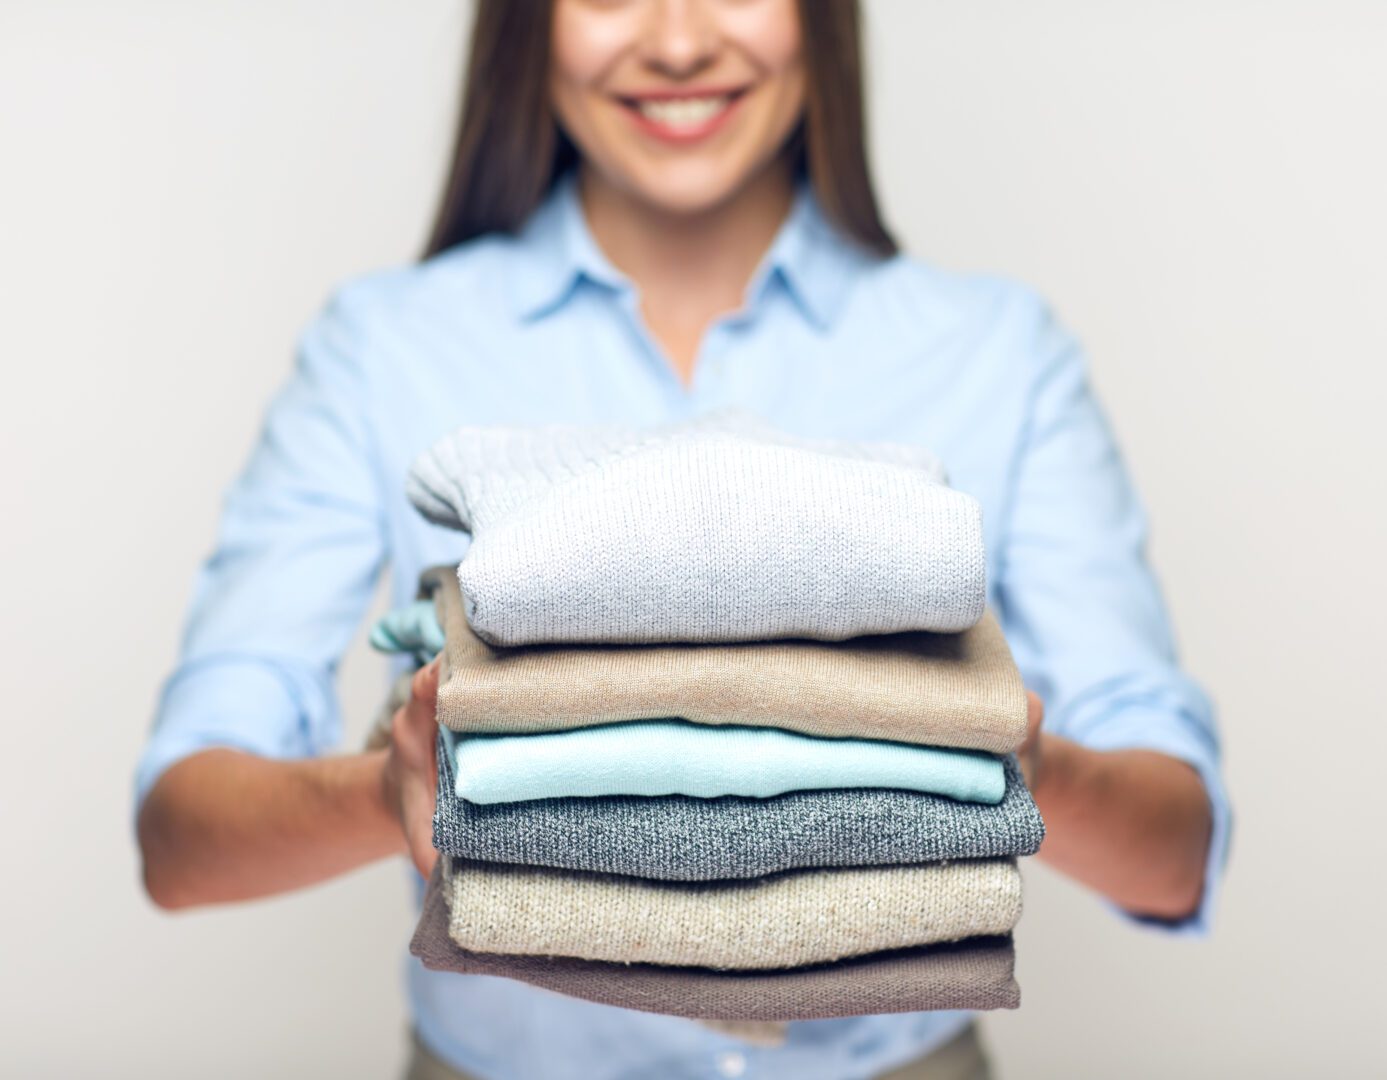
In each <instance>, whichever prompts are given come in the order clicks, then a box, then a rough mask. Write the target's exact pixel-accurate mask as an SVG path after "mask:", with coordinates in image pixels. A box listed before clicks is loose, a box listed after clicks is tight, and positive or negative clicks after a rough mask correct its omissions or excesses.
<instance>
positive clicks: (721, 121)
mask: <svg viewBox="0 0 1387 1080" xmlns="http://www.w3.org/2000/svg"><path fill="white" fill-rule="evenodd" d="M744 97H746V95H745V94H738V95H737V96H736V97H734V98H732V100H731V101H729V102H728V103H727V105H726V106H725V107H724V108H723V109H721V110H720V111H719V112H716V113H714V114H713V115H712V116H710V117H708V119H707V120H705V121H703V122H702V123H701V124H694V125H690V126H682V125H681V126H680V127H677V128H676V127H670V126H669V125H668V124H661V123H659V122H658V121H655V120H652V119H650V117H648V116H646V115H645V114H644V113H642V112H641V111H640V110H639V109H637V108H635V107H633V106H631V105H625V104H623V105H622V108H623V109H625V110H626V112H627V113H629V114H630V116H631V119H632V121H634V123H635V125H636V127H637V128H639V129H640V130H641V131H643V132H645V133H646V134H647V135H650V136H652V137H654V138H656V139H659V140H661V141H662V142H667V143H675V144H677V145H687V144H689V143H696V142H699V141H700V140H702V139H706V138H708V136H710V135H712V134H714V133H715V132H717V131H719V130H721V129H722V128H723V127H724V126H725V125H726V124H727V122H728V120H730V119H731V118H732V114H733V113H734V112H736V111H737V107H738V106H739V105H741V103H742V98H744Z"/></svg>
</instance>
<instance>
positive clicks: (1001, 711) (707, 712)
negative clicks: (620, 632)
mask: <svg viewBox="0 0 1387 1080" xmlns="http://www.w3.org/2000/svg"><path fill="white" fill-rule="evenodd" d="M420 591H421V594H423V595H426V596H431V597H432V598H433V602H434V607H433V611H434V616H435V619H436V624H430V625H424V624H426V623H428V619H427V618H425V617H424V616H423V615H422V614H420V613H419V612H418V611H417V610H411V611H409V613H408V615H406V614H404V613H402V614H401V615H400V616H399V617H398V618H395V619H394V620H393V621H392V622H391V624H390V626H389V627H388V628H387V627H386V626H385V625H384V621H383V622H382V624H381V625H379V626H378V628H377V633H376V634H375V635H373V638H372V640H373V642H376V641H377V639H378V638H379V639H380V640H381V641H390V642H394V643H396V644H397V647H398V648H399V650H400V651H408V652H412V653H419V652H420V651H423V652H425V653H427V654H428V655H429V656H431V655H432V654H431V653H428V646H429V644H430V643H432V642H444V643H445V644H444V645H443V663H442V669H441V671H440V673H439V690H438V719H439V722H440V723H442V724H445V725H446V726H448V727H450V728H453V729H454V730H457V731H466V732H478V733H489V734H501V733H516V734H519V733H528V732H535V731H553V730H562V729H567V728H575V727H588V726H592V725H597V724H609V723H617V722H622V721H628V720H646V719H655V718H663V717H678V718H680V719H684V720H689V721H692V722H694V723H699V724H740V725H748V726H753V727H777V728H785V729H787V730H790V731H797V732H801V733H803V734H807V735H823V736H828V737H845V736H853V737H857V738H869V739H887V740H892V741H897V742H911V743H920V744H924V745H933V746H951V747H962V748H970V749H975V750H987V751H990V752H993V753H1003V754H1004V753H1009V752H1011V751H1013V750H1015V749H1016V748H1017V747H1019V746H1020V745H1021V743H1022V742H1023V741H1024V739H1025V737H1026V693H1025V688H1024V687H1023V685H1022V682H1021V676H1020V673H1019V672H1018V671H1017V669H1016V664H1015V663H1014V662H1013V660H1012V658H1011V651H1010V649H1008V647H1007V643H1006V639H1005V638H1004V637H1003V636H1002V632H1001V628H1000V627H999V626H998V625H997V622H996V619H995V618H993V616H992V615H991V614H985V615H984V617H983V618H982V620H981V621H980V622H979V623H978V624H977V625H976V626H974V627H973V628H971V629H969V630H966V631H964V632H962V633H959V634H934V633H928V632H916V633H903V634H888V635H878V636H873V637H863V638H854V639H852V640H849V641H844V642H840V643H826V642H819V641H807V640H802V639H799V640H788V641H776V642H754V643H752V642H748V643H736V644H723V645H605V646H582V647H572V646H562V645H561V646H552V645H536V646H527V647H522V648H501V647H497V646H493V645H489V644H487V643H486V642H484V641H482V640H481V639H480V638H479V637H477V635H476V634H475V633H473V632H472V628H471V627H470V626H469V625H468V622H467V616H466V613H465V610H464V605H463V599H462V594H461V592H460V590H459V586H458V580H457V574H456V572H455V571H454V570H453V568H451V567H436V568H434V569H431V570H428V571H426V572H425V573H424V574H423V576H422V577H421V579H420ZM407 610H408V609H407ZM409 628H413V629H414V631H415V633H413V634H410V633H408V632H407V631H408V629H409Z"/></svg>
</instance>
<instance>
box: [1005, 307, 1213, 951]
mask: <svg viewBox="0 0 1387 1080" xmlns="http://www.w3.org/2000/svg"><path fill="white" fill-rule="evenodd" d="M1037 309H1038V313H1037V317H1036V319H1035V321H1034V323H1033V325H1034V328H1035V341H1036V347H1035V348H1032V349H1029V350H1027V351H1028V353H1029V354H1030V355H1031V356H1032V357H1034V358H1035V359H1036V360H1037V361H1038V364H1039V366H1038V369H1037V370H1035V372H1034V375H1033V383H1032V388H1031V399H1030V404H1029V415H1028V420H1027V428H1026V431H1025V433H1024V436H1023V438H1022V440H1021V442H1020V446H1019V450H1018V452H1017V459H1016V461H1015V462H1014V467H1013V470H1012V483H1013V489H1012V492H1011V499H1010V502H1009V510H1008V513H1009V517H1008V520H1007V521H1006V523H1005V528H1004V529H1003V530H1002V535H1003V537H1004V541H1003V550H1002V557H1001V559H1000V560H999V580H998V582H997V603H998V608H999V612H1000V615H1001V620H1002V624H1003V627H1004V629H1005V631H1006V633H1007V636H1008V638H1009V639H1010V641H1011V643H1012V647H1013V651H1014V653H1015V655H1016V659H1017V663H1018V665H1019V666H1020V668H1021V673H1022V675H1023V676H1024V678H1025V680H1026V684H1027V686H1029V687H1030V688H1031V689H1032V690H1034V691H1035V692H1036V693H1037V694H1039V695H1040V697H1041V699H1042V701H1043V702H1044V703H1045V712H1046V715H1045V727H1046V729H1047V730H1050V731H1054V732H1055V733H1057V734H1060V735H1063V736H1065V737H1066V738H1069V739H1073V740H1074V741H1076V742H1078V743H1081V744H1082V745H1085V746H1088V747H1092V748H1094V749H1099V750H1116V749H1147V750H1155V751H1159V752H1161V753H1164V754H1169V755H1170V756H1172V757H1175V758H1178V759H1179V760H1181V761H1184V762H1187V763H1188V764H1189V765H1191V766H1192V767H1193V768H1194V769H1195V770H1196V771H1197V772H1198V774H1199V776H1200V778H1201V779H1202V780H1203V782H1204V786H1205V789H1206V790H1207V792H1208V794H1209V800H1210V804H1211V807H1212V811H1213V836H1212V842H1211V844H1210V847H1209V856H1208V863H1207V866H1206V868H1205V879H1204V894H1203V897H1202V898H1201V901H1200V904H1199V907H1198V909H1197V910H1196V911H1195V912H1194V914H1193V915H1191V916H1190V917H1189V918H1187V919H1185V920H1182V921H1179V922H1168V921H1160V920H1153V919H1145V918H1141V917H1135V916H1134V918H1137V920H1138V921H1140V922H1143V923H1148V924H1152V925H1159V926H1162V927H1165V928H1167V929H1170V930H1175V931H1181V932H1186V933H1205V932H1207V931H1208V928H1209V925H1210V919H1211V916H1212V912H1213V907H1214V899H1215V895H1216V893H1217V890H1218V885H1219V879H1220V877H1221V874H1222V869H1223V864H1224V862H1225V859H1226V855H1227V850H1228V840H1229V829H1230V810H1229V805H1228V798H1227V794H1226V791H1225V788H1224V784H1223V779H1222V775H1221V773H1220V767H1219V757H1220V752H1219V740H1218V733H1217V729H1216V727H1215V723H1214V714H1213V706H1212V704H1211V703H1210V701H1209V699H1208V697H1207V696H1206V695H1205V694H1204V692H1203V691H1202V690H1201V689H1200V687H1199V686H1198V685H1197V684H1196V683H1195V682H1194V681H1193V680H1192V679H1190V678H1189V677H1188V676H1187V675H1186V674H1185V673H1184V672H1182V671H1181V669H1180V667H1179V665H1178V663H1177V661H1176V657H1175V648H1174V642H1173V640H1172V632H1171V627H1170V620H1169V616H1168V615H1167V613H1166V610H1165V606H1164V603H1163V601H1162V598H1161V594H1160V589H1159V587H1158V585H1157V583H1156V579H1155V576H1154V574H1153V573H1152V571H1151V567H1150V565H1149V564H1148V562H1147V559H1146V537H1147V526H1146V515H1145V512H1144V510H1143V508H1142V506H1141V504H1140V501H1139V500H1138V497H1137V494H1136V492H1135V490H1134V489H1133V487H1132V483H1131V481H1130V479H1129V478H1128V476H1127V472H1126V469H1125V467H1124V466H1123V463H1122V460H1121V457H1120V455H1119V453H1118V449H1117V446H1116V443H1115V442H1114V439H1113V437H1112V433H1111V431H1110V430H1109V428H1108V426H1107V423H1106V421H1105V420H1104V417H1103V415H1102V412H1101V411H1100V409H1099V407H1098V404H1097V402H1096V401H1095V400H1094V396H1093V393H1092V391H1091V389H1090V387H1089V382H1088V377H1087V373H1086V370H1085V363H1084V358H1083V354H1082V351H1081V350H1080V348H1079V347H1078V345H1077V344H1076V343H1075V342H1074V340H1073V339H1072V338H1070V337H1069V336H1068V335H1067V334H1066V333H1065V332H1064V331H1063V330H1062V329H1061V328H1060V327H1059V326H1058V325H1057V324H1056V323H1055V321H1054V319H1053V318H1052V317H1051V316H1050V315H1049V313H1048V312H1047V311H1045V310H1044V309H1043V308H1042V307H1040V305H1037Z"/></svg>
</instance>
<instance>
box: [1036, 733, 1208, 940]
mask: <svg viewBox="0 0 1387 1080" xmlns="http://www.w3.org/2000/svg"><path fill="white" fill-rule="evenodd" d="M1033 794H1034V796H1035V801H1036V805H1037V806H1038V807H1039V808H1040V812H1041V814H1042V816H1043V817H1044V818H1045V824H1046V837H1045V843H1044V844H1043V845H1042V847H1041V849H1040V857H1041V858H1042V859H1044V860H1045V861H1046V862H1047V863H1049V864H1050V865H1051V866H1054V867H1055V868H1056V869H1058V870H1060V871H1061V872H1063V873H1064V874H1066V875H1068V876H1069V877H1072V878H1074V879H1075V880H1077V881H1079V882H1081V883H1082V884H1085V885H1087V886H1089V887H1090V888H1092V889H1095V890H1097V891H1098V892H1100V893H1102V894H1103V895H1104V896H1107V897H1108V898H1109V899H1110V900H1112V901H1113V902H1114V903H1116V904H1118V905H1119V906H1121V907H1123V908H1125V909H1127V910H1128V911H1131V912H1133V913H1134V914H1140V915H1150V916H1154V917H1157V918H1165V919H1178V918H1182V917H1184V916H1187V915H1189V914H1191V913H1192V912H1193V911H1194V910H1195V908H1196V906H1197V905H1198V903H1199V898H1200V895H1201V892H1202V890H1203V886H1204V864H1205V860H1206V858H1207V856H1208V850H1209V843H1210V836H1211V832H1212V828H1213V818H1212V813H1211V811H1210V807H1209V799H1208V794H1207V793H1206V792H1205V790H1204V784H1203V782H1202V781H1201V780H1200V779H1199V775H1198V774H1197V773H1196V772H1195V771H1194V769H1192V768H1191V767H1190V766H1189V765H1187V764H1185V763H1184V762H1182V761H1178V760H1177V759H1175V758H1172V757H1169V756H1167V755H1165V754H1160V753H1155V752H1153V751H1147V750H1116V751H1099V750H1090V749H1088V748H1086V747H1083V746H1080V745H1078V744H1077V743H1073V742H1070V741H1069V740H1067V739H1063V738H1060V737H1058V736H1054V735H1044V736H1043V737H1042V743H1041V752H1040V755H1039V767H1038V769H1037V776H1036V781H1035V785H1034V790H1033Z"/></svg>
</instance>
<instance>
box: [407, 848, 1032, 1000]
mask: <svg viewBox="0 0 1387 1080" xmlns="http://www.w3.org/2000/svg"><path fill="white" fill-rule="evenodd" d="M441 863H442V860H440V867H439V868H438V869H436V870H435V871H434V874H433V877H432V878H431V879H430V880H429V887H428V890H427V892H426V893H425V894H424V909H423V912H422V914H421V917H420V920H419V925H418V927H417V928H416V930H415V932H414V938H413V940H412V941H411V942H410V952H412V953H413V954H414V955H415V956H417V957H419V959H420V960H421V961H423V964H424V966H425V967H428V968H431V969H433V970H435V971H455V972H459V973H462V974H467V975H495V976H500V977H502V978H508V979H517V980H519V981H521V982H525V983H529V984H530V985H532V986H538V987H542V988H543V989H546V990H552V991H555V992H557V993H560V994H566V995H568V996H570V997H576V998H582V999H583V1000H585V1001H594V1002H598V1003H600V1004H604V1005H616V1006H619V1007H621V1008H626V1009H638V1010H640V1011H642V1012H654V1013H665V1014H668V1015H672V1016H683V1017H688V1018H691V1019H714V1020H772V1021H780V1020H817V1019H827V1018H830V1017H839V1016H866V1015H873V1014H879V1013H899V1012H923V1011H926V1010H936V1009H974V1010H981V1009H1014V1008H1016V1006H1017V1005H1018V1004H1019V1003H1020V997H1021V994H1020V989H1019V988H1018V987H1017V985H1016V980H1015V978H1014V976H1013V967H1014V960H1015V953H1014V950H1013V947H1012V942H1011V938H1010V937H994V938H970V939H969V940H967V941H962V942H957V943H955V944H952V945H937V946H926V947H924V948H918V949H905V950H900V951H896V952H890V953H877V954H874V955H872V956H866V957H860V958H857V959H854V960H843V961H838V962H836V963H832V964H822V965H817V966H814V967H804V968H790V969H788V970H781V971H774V972H726V971H711V970H707V969H703V968H677V967H656V966H653V965H649V964H616V963H608V962H604V961H599V960H575V959H570V958H567V957H542V956H509V955H504V954H493V953H475V952H470V951H468V950H466V949H462V948H460V947H459V946H457V945H456V944H454V942H453V941H452V939H451V938H450V937H449V936H448V921H449V912H448V906H447V899H446V897H445V890H444V888H443V883H442V877H441Z"/></svg>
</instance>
